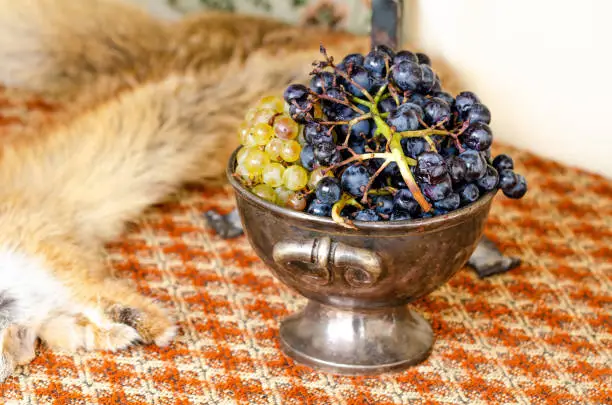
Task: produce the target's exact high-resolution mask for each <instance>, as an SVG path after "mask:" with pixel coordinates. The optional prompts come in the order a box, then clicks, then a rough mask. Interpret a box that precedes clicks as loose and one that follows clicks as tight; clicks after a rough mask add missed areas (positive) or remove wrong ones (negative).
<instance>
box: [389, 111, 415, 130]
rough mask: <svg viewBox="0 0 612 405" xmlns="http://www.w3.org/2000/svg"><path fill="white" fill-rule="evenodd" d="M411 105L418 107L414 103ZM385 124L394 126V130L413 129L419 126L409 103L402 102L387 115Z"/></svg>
mask: <svg viewBox="0 0 612 405" xmlns="http://www.w3.org/2000/svg"><path fill="white" fill-rule="evenodd" d="M412 105H414V106H415V107H417V108H419V107H418V106H417V105H416V104H412ZM387 124H389V126H391V127H395V131H396V132H404V131H414V130H416V129H418V128H419V119H418V117H417V113H416V112H415V110H414V109H413V108H411V107H410V105H409V104H402V105H400V106H399V107H397V108H396V109H394V110H392V111H391V113H390V114H389V116H388V117H387Z"/></svg>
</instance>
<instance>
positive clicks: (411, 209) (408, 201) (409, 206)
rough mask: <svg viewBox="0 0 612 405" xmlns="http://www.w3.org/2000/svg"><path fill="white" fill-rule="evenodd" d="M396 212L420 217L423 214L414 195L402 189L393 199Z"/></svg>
mask: <svg viewBox="0 0 612 405" xmlns="http://www.w3.org/2000/svg"><path fill="white" fill-rule="evenodd" d="M393 209H394V211H403V212H406V213H408V214H409V215H411V216H418V215H419V213H420V212H421V207H420V205H419V203H418V202H416V200H415V199H414V198H413V197H412V193H411V192H410V190H408V189H407V188H401V189H399V190H398V191H397V193H395V196H394V197H393Z"/></svg>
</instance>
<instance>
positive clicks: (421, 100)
mask: <svg viewBox="0 0 612 405" xmlns="http://www.w3.org/2000/svg"><path fill="white" fill-rule="evenodd" d="M428 100H429V99H428V98H426V97H425V96H424V95H422V94H421V93H412V94H411V95H410V102H411V103H413V104H416V105H418V106H419V107H421V108H423V106H424V105H425V103H426V102H427V101H428Z"/></svg>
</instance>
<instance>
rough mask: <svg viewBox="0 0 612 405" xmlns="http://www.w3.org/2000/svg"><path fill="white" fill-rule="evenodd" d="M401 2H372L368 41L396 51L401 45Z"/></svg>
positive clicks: (385, 0) (389, 0) (384, 0)
mask: <svg viewBox="0 0 612 405" xmlns="http://www.w3.org/2000/svg"><path fill="white" fill-rule="evenodd" d="M403 3H404V2H403V0H372V17H371V27H370V41H371V45H372V47H375V46H377V45H386V46H388V47H389V48H391V49H393V50H397V49H398V48H399V47H400V46H401V44H402V34H403V24H402V23H403V15H402V14H403V11H404V10H403Z"/></svg>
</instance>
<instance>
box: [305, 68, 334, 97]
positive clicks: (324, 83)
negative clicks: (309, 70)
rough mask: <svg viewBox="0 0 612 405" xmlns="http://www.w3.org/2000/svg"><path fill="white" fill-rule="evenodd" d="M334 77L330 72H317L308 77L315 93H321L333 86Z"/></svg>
mask: <svg viewBox="0 0 612 405" xmlns="http://www.w3.org/2000/svg"><path fill="white" fill-rule="evenodd" d="M334 77H335V76H334V75H333V74H332V73H331V72H320V73H317V74H316V75H314V76H313V77H312V79H310V88H311V89H312V91H314V92H315V93H317V94H323V93H324V92H325V90H327V89H331V88H332V87H333V86H334Z"/></svg>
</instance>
